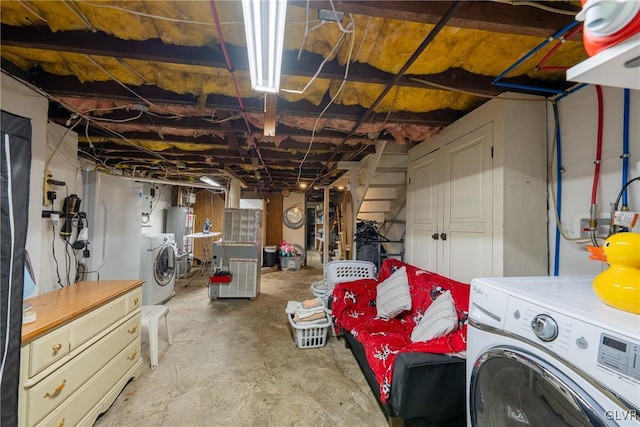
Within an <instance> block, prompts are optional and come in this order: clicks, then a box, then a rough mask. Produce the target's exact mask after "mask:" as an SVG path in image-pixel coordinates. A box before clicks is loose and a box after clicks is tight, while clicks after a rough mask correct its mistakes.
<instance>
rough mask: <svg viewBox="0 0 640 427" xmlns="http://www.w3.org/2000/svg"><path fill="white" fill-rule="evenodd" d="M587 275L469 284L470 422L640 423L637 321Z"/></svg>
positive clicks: (483, 425) (481, 425)
mask: <svg viewBox="0 0 640 427" xmlns="http://www.w3.org/2000/svg"><path fill="white" fill-rule="evenodd" d="M592 283H593V277H518V278H480V279H474V280H473V281H472V282H471V298H470V303H469V323H468V331H467V332H468V333H467V425H468V426H478V427H501V426H532V427H533V426H544V427H550V426H554V427H555V426H572V427H575V426H624V427H630V426H640V420H639V418H638V417H640V316H638V315H636V314H632V313H628V312H624V311H621V310H618V309H616V308H613V307H610V306H608V305H606V304H604V303H603V302H601V301H600V300H599V299H598V297H597V296H596V295H595V293H594V292H593V287H592Z"/></svg>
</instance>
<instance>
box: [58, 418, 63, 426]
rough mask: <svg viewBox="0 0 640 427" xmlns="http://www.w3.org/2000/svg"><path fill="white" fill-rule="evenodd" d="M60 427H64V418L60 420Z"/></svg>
mask: <svg viewBox="0 0 640 427" xmlns="http://www.w3.org/2000/svg"><path fill="white" fill-rule="evenodd" d="M58 427H64V418H63V419H61V420H60V422H59V423H58Z"/></svg>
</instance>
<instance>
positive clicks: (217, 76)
mask: <svg viewBox="0 0 640 427" xmlns="http://www.w3.org/2000/svg"><path fill="white" fill-rule="evenodd" d="M215 4H216V8H217V10H218V14H219V17H220V21H221V24H222V31H223V35H224V38H225V41H226V43H228V44H232V45H239V46H244V45H245V38H244V28H243V27H244V25H243V20H242V7H241V4H240V2H239V1H217V2H216V3H215ZM1 8H2V16H1V19H2V22H3V23H4V24H10V25H33V24H36V25H43V24H45V23H46V24H47V25H49V27H50V28H51V29H52V30H53V31H62V30H84V31H104V32H106V33H109V34H112V35H113V36H115V37H118V38H121V39H129V40H146V39H153V38H160V39H162V40H163V41H164V42H165V43H167V44H177V45H191V46H204V45H207V46H211V47H213V46H215V45H216V43H217V39H218V36H217V33H216V28H215V26H214V24H213V17H212V12H211V6H210V3H209V2H208V1H201V0H199V1H145V2H141V1H100V2H98V1H93V0H92V1H84V0H77V1H73V2H70V1H69V2H64V1H26V0H23V1H2V2H1ZM159 17H164V19H161V18H159ZM310 18H311V19H312V20H311V21H310V22H309V24H308V26H306V25H305V22H306V14H305V9H304V8H297V7H289V10H288V15H287V21H288V24H287V29H286V36H285V48H286V49H289V50H298V49H299V48H300V46H301V44H302V46H303V47H304V49H306V50H309V51H311V52H314V53H317V54H320V55H323V56H327V55H329V54H330V53H331V51H332V49H333V48H334V47H335V46H336V44H338V43H340V45H339V46H338V48H337V49H336V51H335V52H334V56H335V57H337V59H338V61H339V62H340V63H342V64H345V63H346V61H347V60H348V59H349V58H351V61H358V62H362V63H367V64H369V65H371V66H373V67H376V68H379V69H381V70H384V71H387V72H389V73H397V72H398V70H399V69H400V68H401V67H402V66H403V65H404V63H405V62H406V61H407V59H408V58H409V57H410V56H411V55H412V54H413V52H414V51H415V49H416V48H417V47H418V46H419V45H420V43H421V42H422V40H423V39H424V38H425V37H426V36H427V34H428V33H429V32H430V31H431V30H432V29H433V25H430V24H422V23H416V22H407V21H398V20H392V19H385V18H374V17H366V16H358V15H349V14H347V15H345V18H344V19H343V22H342V27H343V30H345V31H347V34H345V35H344V37H342V36H343V30H341V29H340V27H339V26H338V24H336V23H325V24H323V25H320V26H318V21H317V20H314V16H313V12H312V16H310ZM316 26H317V28H314V27H316ZM305 27H308V28H309V29H310V30H311V31H309V32H308V34H307V36H306V37H305ZM542 40H543V39H541V38H537V37H530V36H518V35H511V34H501V33H494V32H488V31H482V30H470V29H460V28H451V27H447V28H445V29H443V31H441V32H440V34H439V35H438V36H437V37H436V38H435V39H434V41H433V42H432V43H431V44H430V45H429V47H427V49H426V50H425V51H424V52H423V53H422V55H420V57H419V58H418V60H417V61H416V62H415V63H414V64H413V65H412V66H411V67H410V68H409V70H408V74H433V73H441V72H444V71H446V70H448V69H450V68H463V69H465V70H466V71H469V72H471V73H476V74H482V75H487V76H496V75H498V74H500V73H501V72H502V71H504V70H505V69H506V68H507V67H509V66H510V65H511V64H512V63H514V61H515V59H517V58H520V57H522V56H523V55H524V54H526V53H527V52H529V51H530V50H531V49H532V48H534V47H535V46H537V45H538V44H539V43H541V42H542ZM554 43H555V42H553V43H550V44H549V45H548V46H547V47H546V48H545V49H542V50H541V51H540V52H539V53H537V54H536V55H534V56H533V57H532V58H531V59H530V60H529V61H527V62H526V63H525V64H523V65H522V66H521V67H518V68H517V69H516V70H514V71H513V72H512V73H511V74H510V76H516V75H520V74H528V75H529V76H531V77H535V78H548V79H562V78H563V77H564V76H563V73H562V72H554V73H549V72H536V71H535V70H534V67H535V64H536V63H537V62H538V61H539V60H540V58H542V56H543V55H544V54H545V53H546V52H548V50H549V49H550V48H551V46H553V44H554ZM2 56H4V57H5V58H6V59H8V60H10V61H11V62H13V63H15V64H16V65H17V66H19V67H20V68H22V69H24V70H27V69H29V68H31V67H33V66H35V65H36V63H39V64H40V66H42V68H43V69H44V70H45V71H47V72H49V73H53V74H58V75H73V74H75V75H77V76H78V78H79V79H80V80H81V81H83V82H86V81H107V80H111V79H112V77H113V78H115V79H117V80H118V81H119V82H121V83H123V84H127V85H133V86H138V85H141V84H155V85H157V86H158V87H160V88H162V89H165V90H168V91H172V92H175V93H178V94H186V93H190V94H194V95H196V96H199V95H207V94H210V93H215V94H222V95H225V96H235V90H234V87H233V85H231V84H230V80H229V73H228V71H227V70H225V69H218V70H215V69H210V68H205V67H198V66H188V65H178V64H167V63H148V62H144V61H139V60H128V59H127V60H124V59H123V60H116V59H112V58H105V57H98V56H92V57H88V56H85V55H82V54H73V53H58V52H49V51H43V50H37V49H24V48H16V47H8V46H7V47H3V49H2ZM585 57H586V54H585V53H584V49H583V48H582V43H581V42H576V41H570V42H567V43H565V45H564V46H563V47H562V48H561V49H560V50H559V51H558V52H557V54H556V56H555V57H554V58H553V60H552V61H551V62H550V64H554V65H559V64H560V65H572V64H575V63H577V62H579V61H580V60H582V59H584V58H585ZM514 58H515V59H514ZM235 75H236V78H237V79H238V81H239V85H240V89H241V95H242V96H243V97H248V96H255V94H252V93H251V88H250V83H249V76H248V72H244V71H236V72H235ZM308 81H309V78H303V77H293V76H283V80H282V83H281V86H282V88H284V89H293V90H300V89H302V88H303V87H304V86H305V85H306V84H307V82H308ZM339 84H340V82H339V81H333V82H331V81H329V80H326V79H317V80H316V81H315V82H314V83H313V84H312V85H311V86H310V87H309V88H308V89H307V90H306V91H305V92H304V93H303V94H296V93H290V92H286V91H282V92H281V93H280V94H279V96H280V97H281V98H283V99H285V100H287V101H291V102H295V101H298V100H300V99H306V100H308V101H309V102H312V103H313V104H315V105H319V104H320V103H321V102H322V100H323V97H324V96H325V94H326V93H327V91H328V92H329V95H330V96H334V95H335V93H336V91H337V89H338V87H339ZM383 87H384V86H383V85H378V84H366V83H351V82H348V83H347V84H346V85H345V87H344V91H343V93H342V94H341V96H340V97H339V98H338V99H337V100H336V102H337V103H342V104H346V105H357V104H359V105H362V106H363V107H365V108H367V107H369V106H370V105H371V103H372V102H373V101H374V100H375V99H376V98H377V97H378V94H379V93H380V92H381V90H382V88H383ZM478 101H479V100H478V98H476V97H474V96H470V95H466V94H459V93H457V92H449V91H443V90H433V89H417V88H407V87H396V88H394V89H393V90H391V92H390V93H389V94H388V95H387V96H386V97H385V98H384V100H383V101H382V102H381V103H380V105H378V107H377V108H376V109H377V110H378V111H383V110H392V111H416V112H427V111H432V110H437V109H441V108H453V109H459V110H468V109H470V108H472V107H473V106H474V105H475V104H477V103H478Z"/></svg>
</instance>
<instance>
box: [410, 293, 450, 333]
mask: <svg viewBox="0 0 640 427" xmlns="http://www.w3.org/2000/svg"><path fill="white" fill-rule="evenodd" d="M457 329H458V313H457V312H456V306H455V304H454V303H453V298H451V291H446V292H444V293H442V294H441V295H440V296H439V297H438V298H436V299H435V301H433V302H432V303H431V305H430V306H429V308H428V309H427V311H426V312H425V313H424V315H423V316H422V319H420V322H418V324H417V325H416V326H415V327H414V328H413V331H412V332H411V341H412V342H418V341H425V342H426V341H429V340H431V339H434V338H438V337H441V336H444V335H447V334H448V333H450V332H453V331H455V330H457Z"/></svg>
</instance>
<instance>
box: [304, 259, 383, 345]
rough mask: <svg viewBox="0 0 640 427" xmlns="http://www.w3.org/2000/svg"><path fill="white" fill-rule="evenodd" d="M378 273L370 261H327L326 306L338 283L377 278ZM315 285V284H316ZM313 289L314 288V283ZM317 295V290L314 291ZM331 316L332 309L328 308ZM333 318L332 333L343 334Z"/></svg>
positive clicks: (333, 334) (335, 334) (325, 275)
mask: <svg viewBox="0 0 640 427" xmlns="http://www.w3.org/2000/svg"><path fill="white" fill-rule="evenodd" d="M376 273H377V268H376V265H375V264H374V263H372V262H369V261H352V260H351V261H347V260H340V261H331V262H329V263H327V266H326V268H325V271H324V281H323V282H324V285H325V286H326V288H327V291H326V293H325V298H326V300H325V299H323V301H325V306H327V307H328V306H329V302H330V299H331V295H332V294H333V288H334V287H335V286H336V285H337V284H338V283H345V282H353V281H354V280H361V279H375V278H376ZM316 283H317V282H316ZM314 285H315V284H314ZM311 289H312V291H313V290H314V288H313V285H312V288H311ZM314 295H315V292H314ZM327 312H328V314H329V315H330V316H331V310H330V309H328V310H327ZM330 319H331V335H332V336H335V337H337V336H341V335H342V334H343V331H342V328H340V327H339V326H336V325H335V324H334V321H335V319H334V318H333V316H331V317H330Z"/></svg>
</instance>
